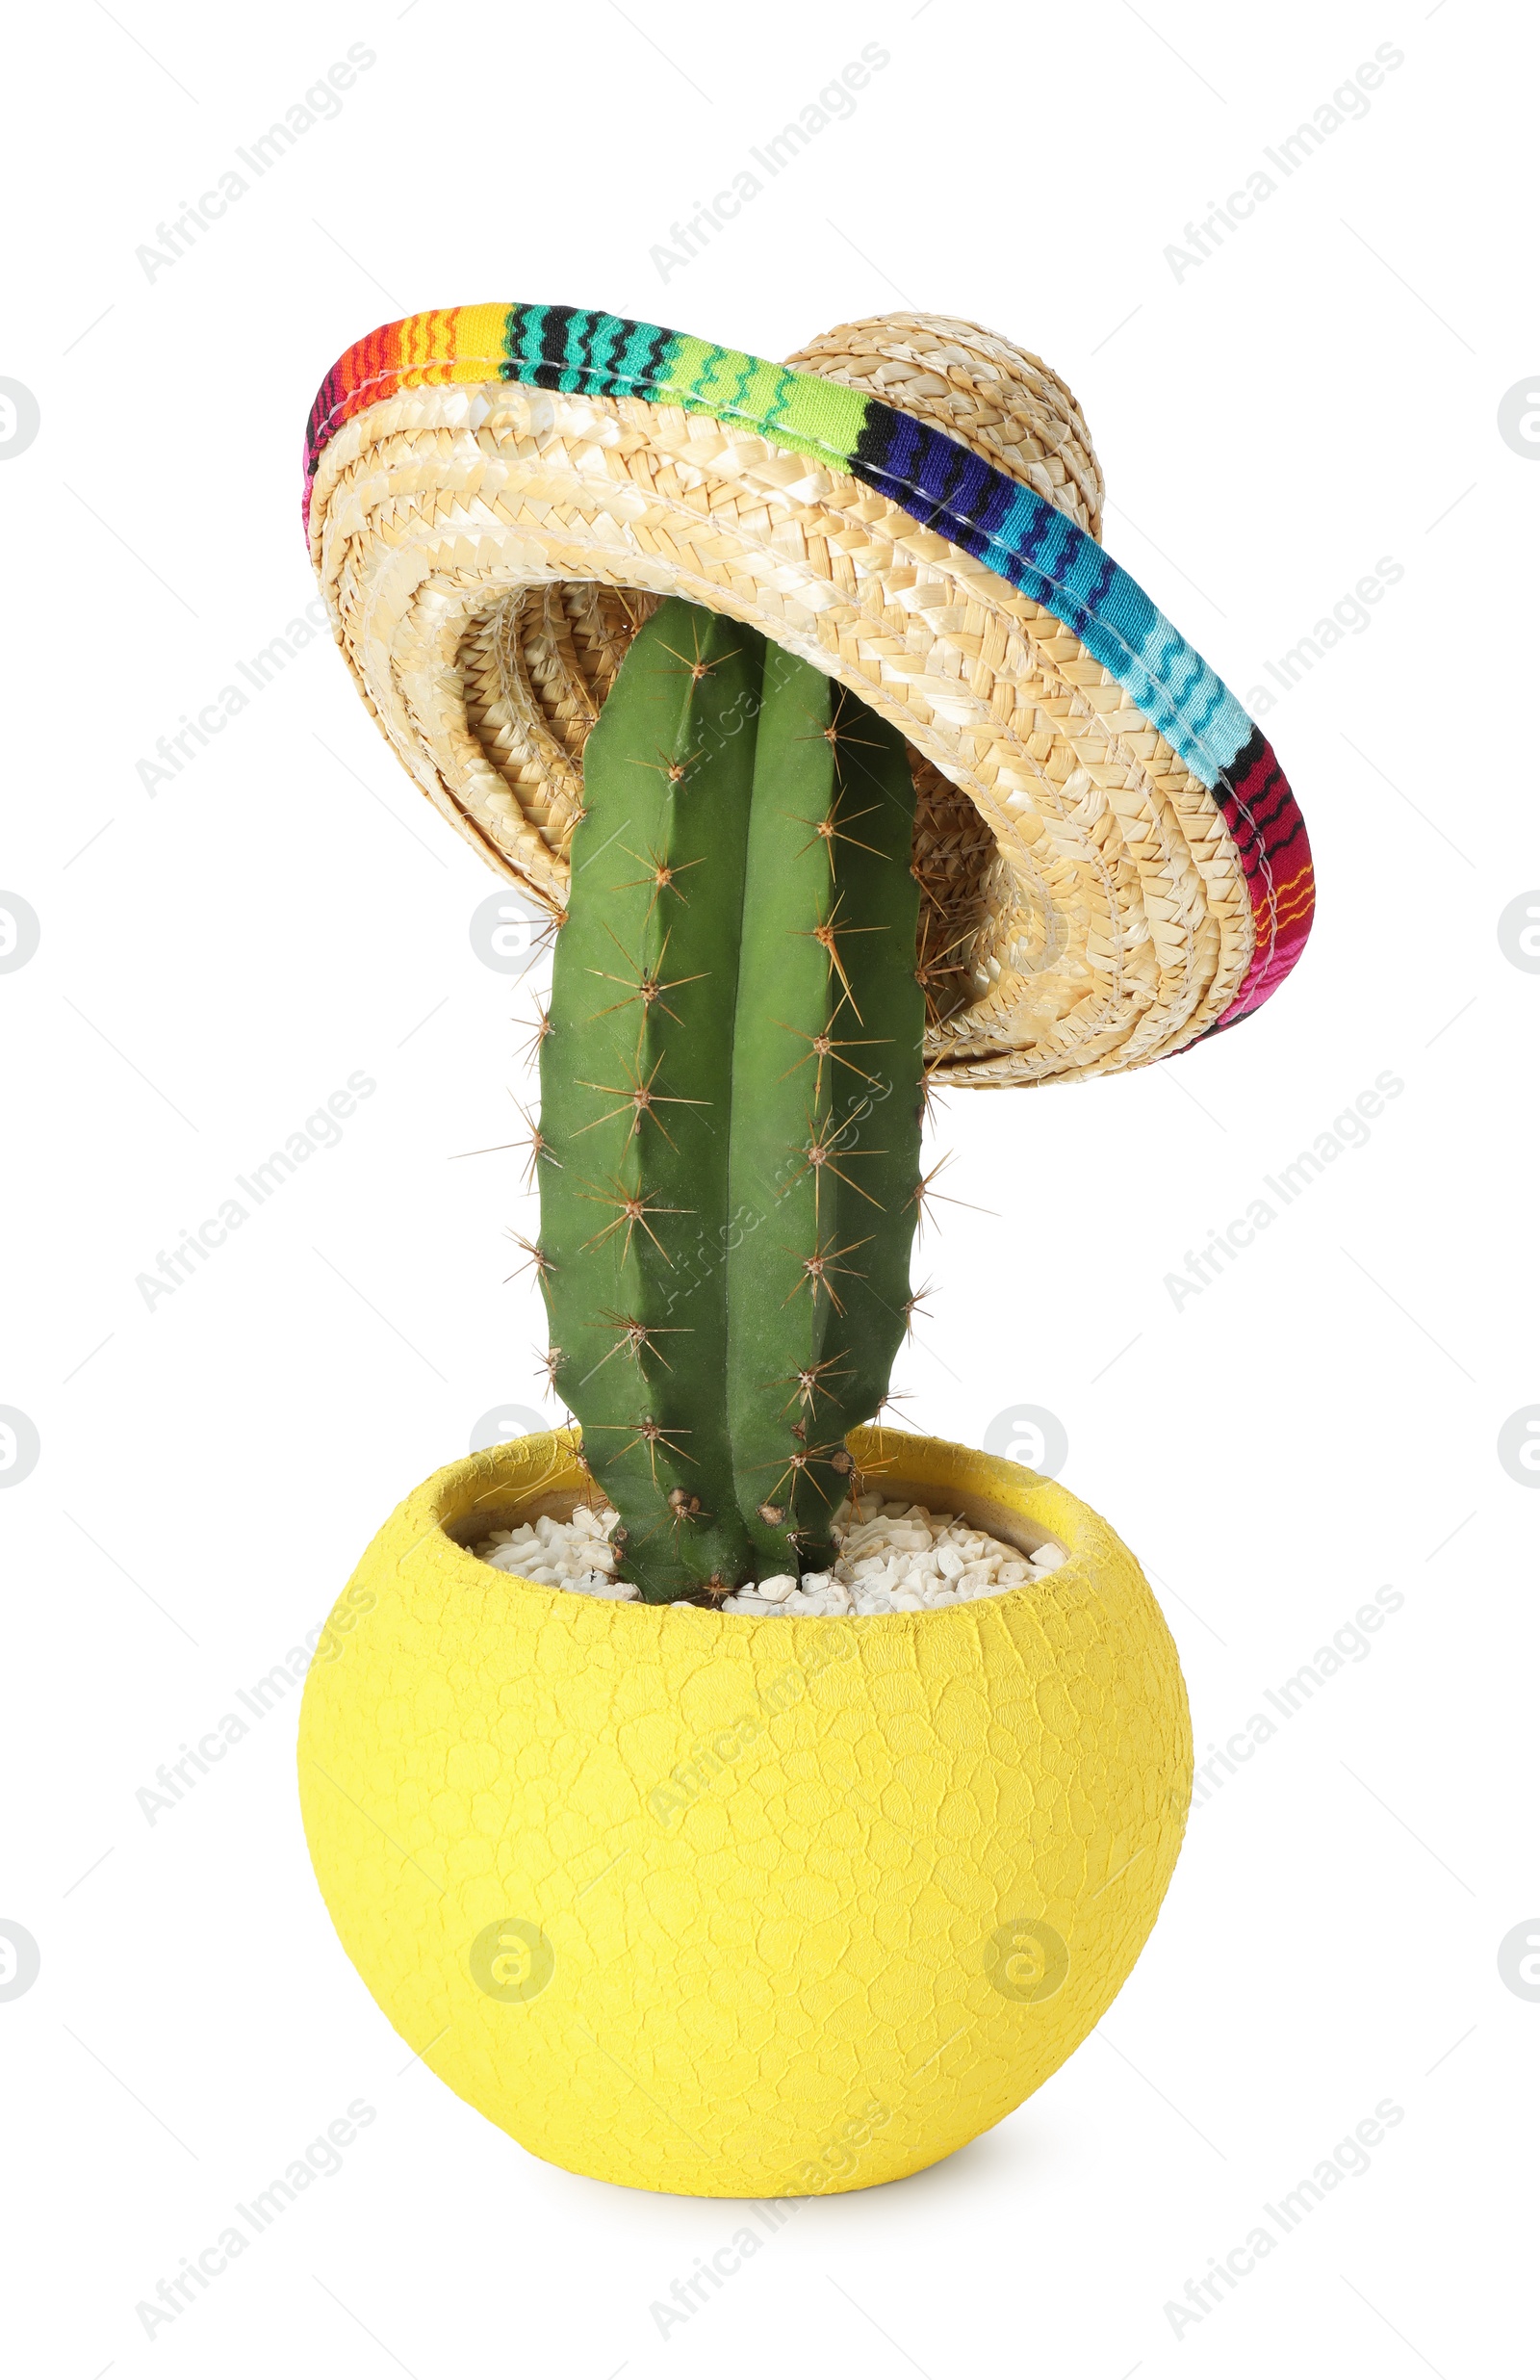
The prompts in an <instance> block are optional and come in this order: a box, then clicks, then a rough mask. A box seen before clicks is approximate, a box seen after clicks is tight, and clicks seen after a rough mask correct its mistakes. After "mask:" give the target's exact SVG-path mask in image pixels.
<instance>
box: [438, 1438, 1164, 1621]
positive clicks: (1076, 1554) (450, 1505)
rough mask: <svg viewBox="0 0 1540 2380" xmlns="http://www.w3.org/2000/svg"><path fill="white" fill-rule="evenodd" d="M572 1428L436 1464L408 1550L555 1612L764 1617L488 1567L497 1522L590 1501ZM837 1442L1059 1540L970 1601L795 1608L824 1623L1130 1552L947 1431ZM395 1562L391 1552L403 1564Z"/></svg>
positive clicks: (931, 1492) (966, 1507)
mask: <svg viewBox="0 0 1540 2380" xmlns="http://www.w3.org/2000/svg"><path fill="white" fill-rule="evenodd" d="M581 1436H582V1434H581V1431H580V1430H579V1429H578V1427H577V1426H576V1425H571V1426H568V1427H564V1428H561V1429H557V1430H550V1431H532V1432H529V1433H528V1434H527V1435H526V1436H522V1437H517V1438H510V1439H508V1440H506V1441H505V1442H504V1443H503V1444H501V1445H500V1446H491V1447H486V1448H484V1449H483V1450H482V1451H481V1452H480V1453H479V1454H474V1455H468V1456H462V1457H461V1458H460V1459H459V1460H458V1461H457V1462H450V1463H446V1464H445V1465H444V1467H443V1468H442V1469H441V1470H438V1471H436V1472H434V1473H433V1474H432V1476H431V1477H430V1478H428V1479H426V1480H424V1483H423V1485H422V1486H421V1488H418V1489H417V1490H416V1492H415V1493H414V1494H413V1495H412V1496H410V1497H408V1498H407V1502H406V1509H407V1510H408V1511H410V1512H411V1513H412V1515H413V1518H414V1519H415V1520H416V1521H417V1522H418V1523H419V1524H420V1526H419V1530H418V1532H417V1533H416V1534H414V1537H413V1539H412V1544H411V1548H410V1551H411V1552H413V1553H415V1552H417V1551H418V1550H419V1549H420V1548H421V1547H422V1545H423V1543H424V1539H433V1540H434V1544H435V1553H436V1557H437V1559H438V1560H439V1561H440V1562H445V1563H448V1564H449V1565H451V1566H452V1567H453V1569H454V1570H455V1571H456V1572H461V1561H462V1559H463V1564H464V1570H463V1572H461V1575H462V1576H463V1580H464V1583H465V1584H466V1585H467V1586H472V1585H475V1586H479V1587H483V1588H484V1587H485V1586H486V1584H487V1582H488V1580H489V1578H493V1577H495V1578H497V1579H498V1580H500V1581H501V1582H504V1583H505V1584H506V1585H507V1586H508V1587H510V1588H517V1589H518V1590H520V1591H521V1594H522V1595H523V1596H526V1597H527V1596H531V1595H540V1596H543V1597H544V1598H545V1599H546V1601H547V1603H548V1605H549V1606H550V1607H552V1609H554V1610H556V1611H562V1612H565V1611H569V1610H576V1611H580V1610H584V1609H588V1608H592V1607H594V1606H598V1607H599V1608H600V1609H602V1610H603V1611H605V1612H614V1613H623V1612H624V1613H634V1614H636V1615H637V1616H638V1617H640V1616H641V1615H644V1614H645V1615H656V1614H659V1613H670V1612H684V1613H688V1614H689V1615H690V1617H691V1621H692V1623H693V1624H697V1625H698V1624H700V1623H702V1622H715V1623H716V1625H717V1626H718V1627H719V1628H723V1629H729V1630H735V1631H742V1630H746V1629H756V1628H757V1627H759V1626H760V1625H761V1623H762V1621H763V1619H764V1618H765V1617H769V1615H767V1614H763V1613H757V1612H729V1611H724V1610H722V1609H721V1608H720V1607H712V1606H707V1605H704V1604H699V1603H693V1602H688V1601H685V1600H683V1599H680V1600H677V1601H674V1602H669V1603H647V1602H644V1601H641V1600H635V1601H633V1600H631V1599H629V1598H626V1599H621V1598H619V1597H610V1596H599V1595H583V1594H575V1593H574V1592H572V1591H571V1590H569V1589H567V1588H562V1587H548V1586H545V1585H543V1584H542V1583H541V1581H540V1580H538V1579H528V1578H524V1577H523V1576H521V1574H520V1573H519V1572H518V1571H516V1570H501V1569H496V1570H495V1569H494V1568H493V1566H492V1565H491V1564H489V1563H486V1562H483V1561H481V1560H480V1559H479V1557H478V1556H477V1555H476V1554H475V1553H474V1552H473V1550H472V1548H473V1546H474V1545H475V1542H476V1541H477V1540H478V1539H482V1538H485V1537H488V1536H490V1535H491V1534H492V1532H493V1531H494V1530H495V1529H500V1528H507V1527H509V1526H512V1525H514V1524H515V1523H516V1522H517V1521H518V1520H521V1519H528V1518H530V1517H531V1516H533V1515H535V1514H537V1513H553V1514H554V1515H555V1516H556V1517H558V1518H566V1517H568V1516H569V1515H570V1514H571V1513H572V1512H573V1511H574V1510H575V1509H576V1507H577V1506H578V1504H580V1503H583V1502H587V1501H589V1500H590V1495H591V1489H590V1488H588V1487H587V1486H586V1485H585V1481H584V1475H583V1474H582V1473H581V1472H580V1471H579V1470H578V1464H577V1461H576V1457H577V1454H578V1449H579V1447H580V1445H581ZM846 1442H847V1444H848V1446H849V1448H850V1451H851V1454H852V1455H853V1456H854V1457H855V1459H856V1462H857V1466H858V1471H863V1472H864V1474H865V1476H866V1477H867V1478H868V1479H871V1478H873V1477H874V1476H881V1478H882V1480H883V1482H884V1484H885V1486H890V1487H891V1488H892V1489H893V1490H894V1492H895V1495H896V1493H897V1491H899V1490H902V1491H903V1492H904V1493H905V1494H906V1495H908V1496H910V1497H911V1500H913V1501H915V1502H926V1501H928V1500H931V1504H932V1509H933V1510H937V1509H939V1510H941V1511H952V1512H956V1513H959V1514H960V1515H962V1516H963V1518H966V1519H968V1520H971V1521H972V1522H973V1524H974V1526H975V1527H978V1528H981V1529H985V1530H987V1531H988V1534H989V1535H990V1536H992V1537H997V1538H999V1539H1001V1541H1002V1542H1003V1543H1006V1544H1011V1545H1014V1546H1016V1547H1017V1548H1018V1549H1019V1550H1020V1551H1021V1552H1023V1553H1031V1552H1032V1551H1034V1550H1035V1549H1036V1548H1037V1547H1038V1546H1040V1545H1044V1544H1048V1543H1057V1544H1059V1545H1062V1546H1063V1548H1064V1550H1065V1555H1066V1557H1067V1559H1066V1560H1065V1562H1064V1563H1063V1564H1061V1565H1060V1566H1059V1567H1058V1568H1057V1569H1055V1570H1052V1571H1049V1572H1048V1573H1046V1575H1045V1576H1044V1577H1043V1578H1042V1579H1040V1580H1034V1579H1023V1580H1022V1581H1020V1582H1019V1583H1018V1584H1017V1585H1015V1586H1013V1587H1008V1588H1004V1589H1002V1590H1000V1591H998V1592H997V1593H994V1594H991V1595H988V1596H979V1597H976V1598H970V1599H969V1603H968V1605H967V1606H966V1607H963V1606H962V1605H946V1604H939V1605H934V1606H928V1607H924V1608H922V1609H921V1610H919V1611H915V1612H865V1613H857V1612H848V1613H816V1614H815V1613H809V1614H807V1615H803V1616H801V1617H806V1618H808V1619H809V1620H814V1621H816V1622H817V1623H818V1624H820V1625H822V1626H824V1627H826V1628H834V1627H839V1628H842V1627H862V1628H874V1627H883V1628H888V1629H905V1628H909V1627H911V1626H912V1625H913V1624H914V1623H916V1622H923V1621H925V1620H946V1619H955V1618H956V1617H957V1614H958V1612H959V1611H961V1610H963V1608H967V1609H969V1610H972V1609H975V1608H979V1607H982V1608H985V1609H988V1607H989V1606H991V1605H996V1604H1004V1603H1008V1602H1010V1601H1011V1599H1012V1598H1013V1597H1014V1596H1028V1595H1032V1594H1034V1593H1039V1594H1040V1593H1042V1592H1043V1591H1045V1590H1046V1589H1047V1588H1048V1586H1049V1582H1050V1581H1051V1582H1052V1584H1053V1588H1054V1590H1055V1591H1063V1589H1064V1588H1065V1586H1067V1585H1069V1584H1071V1583H1072V1581H1073V1575H1074V1572H1075V1569H1076V1567H1077V1565H1078V1566H1079V1567H1080V1568H1081V1572H1082V1577H1083V1579H1084V1580H1085V1582H1086V1583H1088V1584H1089V1583H1090V1582H1091V1580H1092V1579H1093V1578H1094V1576H1095V1574H1096V1572H1097V1571H1098V1570H1099V1569H1100V1568H1101V1567H1102V1566H1103V1565H1104V1563H1105V1559H1106V1555H1107V1553H1108V1551H1110V1550H1112V1549H1113V1548H1116V1549H1117V1552H1118V1553H1120V1554H1121V1555H1122V1556H1123V1558H1124V1559H1125V1560H1127V1561H1129V1562H1133V1560H1134V1558H1133V1556H1132V1555H1131V1554H1130V1553H1129V1552H1128V1549H1127V1548H1126V1547H1125V1546H1123V1545H1122V1544H1121V1541H1120V1540H1119V1539H1117V1536H1116V1534H1115V1532H1114V1531H1113V1530H1112V1528H1111V1527H1110V1525H1109V1524H1108V1523H1107V1522H1106V1521H1104V1520H1103V1519H1102V1518H1101V1516H1100V1514H1099V1513H1095V1512H1093V1511H1092V1510H1091V1507H1090V1506H1089V1505H1087V1504H1084V1503H1082V1501H1081V1499H1080V1498H1079V1497H1078V1496H1076V1495H1074V1494H1072V1493H1071V1491H1070V1490H1069V1489H1068V1488H1063V1487H1061V1486H1060V1485H1059V1483H1058V1481H1057V1480H1051V1479H1046V1478H1044V1477H1043V1476H1042V1475H1041V1474H1040V1472H1037V1471H1031V1470H1029V1469H1028V1468H1027V1466H1026V1465H1025V1463H1019V1462H1011V1461H1010V1460H1009V1459H1008V1458H1007V1457H1005V1456H1003V1455H988V1454H983V1453H980V1452H978V1451H977V1450H975V1449H974V1448H972V1447H969V1446H963V1445H961V1444H958V1443H956V1442H954V1441H953V1440H951V1439H948V1438H936V1437H929V1436H923V1435H922V1434H920V1433H919V1432H915V1431H908V1430H895V1429H892V1428H890V1427H889V1428H883V1427H875V1426H871V1425H866V1426H863V1427H861V1428H859V1429H856V1430H853V1431H851V1433H850V1435H849V1437H848V1439H847V1441H846ZM880 1463H881V1464H883V1465H885V1466H886V1465H887V1464H888V1463H891V1464H892V1468H891V1469H887V1468H884V1469H883V1470H882V1472H881V1473H880V1474H879V1473H878V1471H877V1466H878V1464H880ZM521 1474H523V1476H521ZM1002 1488H1008V1489H1010V1490H1011V1491H1012V1494H1011V1501H1009V1502H1007V1501H1005V1500H1004V1498H1003V1497H1002V1495H1001V1493H1000V1490H1001V1489H1002ZM937 1490H942V1491H944V1501H943V1500H942V1498H941V1497H939V1496H937V1495H936V1493H935V1491H937ZM885 1501H886V1498H885ZM422 1524H425V1526H424V1525H422ZM407 1558H408V1557H407V1556H403V1557H402V1558H401V1560H402V1563H403V1564H404V1562H405V1560H406V1559H407ZM1134 1566H1135V1568H1136V1569H1138V1566H1139V1565H1138V1564H1137V1563H1135V1564H1134ZM1141 1575H1142V1573H1141ZM621 1624H623V1625H624V1624H625V1623H624V1622H622V1623H621Z"/></svg>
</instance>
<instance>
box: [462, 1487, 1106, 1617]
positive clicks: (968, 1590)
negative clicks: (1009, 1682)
mask: <svg viewBox="0 0 1540 2380" xmlns="http://www.w3.org/2000/svg"><path fill="white" fill-rule="evenodd" d="M618 1517H619V1516H618V1514H617V1513H615V1511H614V1509H613V1507H612V1506H609V1505H603V1506H601V1507H600V1508H599V1509H598V1510H597V1511H596V1510H595V1508H594V1507H593V1506H591V1505H584V1504H580V1505H578V1506H577V1507H576V1509H575V1510H574V1512H573V1513H572V1516H571V1518H570V1519H568V1520H557V1519H555V1518H553V1517H552V1514H550V1513H541V1514H540V1515H539V1516H538V1517H537V1518H536V1519H535V1520H533V1521H523V1522H521V1523H520V1524H519V1526H518V1527H517V1528H514V1529H495V1530H494V1531H493V1532H492V1534H491V1535H490V1537H488V1538H487V1539H486V1540H485V1542H484V1543H482V1544H480V1545H478V1546H477V1547H476V1548H475V1551H476V1554H477V1556H478V1557H479V1559H480V1560H481V1561H483V1562H485V1563H487V1564H488V1565H490V1566H491V1567H492V1568H493V1569H495V1570H501V1571H503V1572H504V1573H506V1574H510V1575H512V1576H514V1577H517V1578H526V1579H530V1580H532V1581H533V1582H534V1583H535V1585H536V1586H541V1587H554V1588H559V1589H561V1590H562V1591H564V1592H566V1593H569V1594H583V1595H589V1596H592V1597H594V1598H596V1599H597V1600H599V1601H601V1602H606V1603H634V1602H637V1601H639V1600H640V1590H639V1589H637V1588H636V1587H634V1586H632V1585H631V1584H630V1583H629V1581H627V1580H622V1579H617V1578H616V1577H615V1575H614V1573H615V1569H616V1566H617V1564H618V1562H619V1559H620V1557H619V1554H618V1552H617V1550H616V1548H615V1546H614V1545H612V1544H611V1543H610V1541H609V1533H610V1531H611V1530H612V1529H613V1528H614V1527H615V1526H616V1524H617V1520H618ZM832 1534H833V1537H834V1543H835V1546H836V1547H837V1549H838V1551H837V1553H836V1556H835V1560H834V1566H833V1568H832V1569H828V1570H809V1571H808V1572H807V1574H806V1576H805V1577H804V1578H803V1579H802V1581H801V1582H800V1584H799V1582H798V1581H797V1579H795V1578H794V1577H793V1576H792V1574H791V1572H790V1571H789V1570H786V1571H782V1572H780V1573H779V1574H778V1575H777V1576H775V1577H773V1578H764V1579H760V1580H758V1581H757V1582H755V1581H749V1582H747V1583H746V1584H745V1585H744V1586H742V1587H740V1588H739V1589H738V1591H737V1592H736V1593H735V1594H732V1595H729V1596H728V1597H727V1598H726V1599H725V1601H724V1602H723V1604H722V1605H721V1606H720V1607H719V1608H721V1609H722V1610H724V1611H729V1612H746V1613H750V1614H752V1615H753V1616H754V1617H757V1618H759V1619H776V1618H780V1619H797V1618H841V1617H845V1616H846V1615H848V1614H851V1613H854V1614H855V1616H856V1617H859V1618H878V1617H882V1616H883V1615H885V1614H888V1613H893V1612H923V1611H940V1610H946V1609H949V1608H955V1607H956V1605H957V1604H959V1603H972V1602H976V1601H977V1600H978V1599H979V1598H980V1597H981V1596H984V1595H996V1594H1004V1593H1007V1592H1009V1591H1010V1590H1011V1589H1012V1588H1014V1587H1024V1588H1026V1589H1028V1590H1029V1591H1030V1589H1031V1588H1032V1586H1033V1585H1034V1583H1035V1582H1037V1581H1039V1580H1041V1579H1043V1578H1046V1577H1047V1576H1048V1575H1050V1573H1051V1572H1053V1571H1054V1570H1057V1569H1060V1568H1061V1567H1062V1566H1063V1565H1064V1564H1065V1562H1066V1561H1067V1560H1068V1556H1067V1554H1066V1553H1065V1549H1064V1547H1063V1546H1061V1545H1053V1544H1048V1545H1041V1546H1040V1547H1039V1548H1038V1550H1037V1552H1036V1553H1034V1554H1033V1555H1031V1556H1030V1557H1026V1556H1023V1554H1022V1553H1021V1551H1020V1549H1019V1548H1018V1547H1016V1546H1014V1545H1003V1544H1001V1543H1000V1542H999V1540H998V1539H994V1538H991V1537H989V1536H988V1535H987V1534H986V1533H985V1532H984V1531H983V1530H980V1529H976V1528H974V1527H973V1526H972V1524H971V1523H970V1522H968V1521H966V1520H964V1519H962V1518H960V1517H959V1515H958V1514H956V1513H930V1512H927V1510H926V1508H925V1507H924V1505H921V1504H900V1503H897V1502H892V1501H890V1502H888V1503H887V1504H886V1505H885V1504H884V1502H883V1499H882V1498H881V1497H880V1496H877V1495H871V1496H864V1497H862V1498H861V1500H860V1503H858V1504H854V1505H853V1504H851V1503H849V1502H848V1501H847V1502H846V1503H844V1504H842V1505H841V1506H840V1508H839V1511H838V1512H837V1513H836V1514H835V1515H834V1523H833V1527H832ZM687 1608H688V1607H687Z"/></svg>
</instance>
